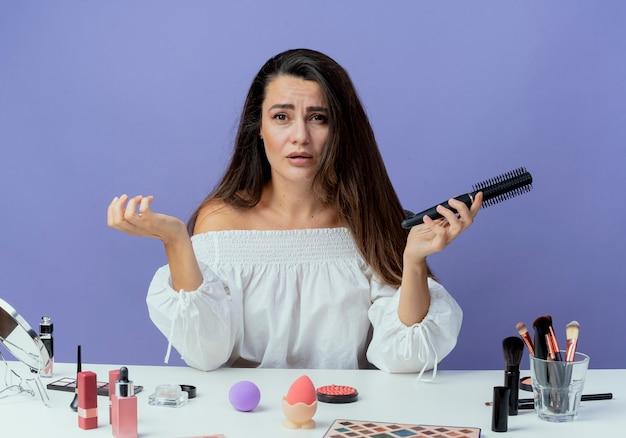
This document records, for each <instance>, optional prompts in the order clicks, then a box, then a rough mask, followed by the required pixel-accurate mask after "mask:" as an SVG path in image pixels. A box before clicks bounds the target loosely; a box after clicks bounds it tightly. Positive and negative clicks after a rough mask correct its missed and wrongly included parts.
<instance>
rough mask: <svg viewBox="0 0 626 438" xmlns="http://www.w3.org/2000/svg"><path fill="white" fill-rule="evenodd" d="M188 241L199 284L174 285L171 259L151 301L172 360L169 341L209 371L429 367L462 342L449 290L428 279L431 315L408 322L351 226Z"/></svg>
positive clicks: (231, 233) (208, 235)
mask: <svg viewBox="0 0 626 438" xmlns="http://www.w3.org/2000/svg"><path fill="white" fill-rule="evenodd" d="M191 240H192V243H193V248H194V252H195V254H196V258H197V260H198V263H199V265H200V269H201V271H202V275H203V282H202V285H201V286H200V287H199V288H198V289H197V290H193V291H180V292H177V291H175V290H174V289H172V283H171V278H170V272H169V267H168V265H165V266H163V267H161V268H160V269H159V270H158V271H157V272H156V274H155V276H154V278H153V280H152V282H151V284H150V287H149V290H148V296H147V299H146V301H147V304H148V309H149V312H150V318H151V319H152V321H153V322H154V324H155V325H156V326H157V327H158V329H159V330H160V331H161V332H162V333H163V334H164V335H165V336H166V337H167V339H168V341H169V343H170V345H169V346H168V353H167V355H166V362H167V358H168V357H169V350H170V347H171V346H172V345H173V346H174V347H175V348H176V349H177V350H178V352H179V353H180V354H181V356H182V358H183V360H184V361H185V362H186V363H187V364H188V365H189V366H192V367H194V368H197V369H200V370H207V371H208V370H213V369H216V368H218V367H221V366H225V365H231V364H232V363H233V362H235V361H237V360H238V359H244V360H247V361H251V362H255V363H258V364H259V366H260V367H274V368H309V369H311V368H335V369H337V368H345V369H354V368H359V367H361V368H362V367H365V366H367V365H368V362H369V363H371V364H373V365H374V366H376V367H378V368H379V369H381V370H384V371H388V372H421V373H423V372H424V370H427V369H431V368H433V367H435V371H436V366H437V363H438V362H439V361H440V360H441V359H443V358H444V357H445V356H446V355H447V354H448V353H449V352H450V351H451V350H452V349H453V348H454V346H455V344H456V340H457V336H458V334H459V331H460V328H461V322H462V319H463V313H462V311H461V308H460V307H459V305H458V304H457V303H456V301H455V300H454V299H453V298H452V297H451V296H450V294H449V293H448V292H447V291H446V290H445V289H444V287H443V286H442V285H441V284H439V283H437V282H436V281H434V280H432V279H430V278H429V279H428V286H429V289H430V295H431V303H430V308H429V311H428V314H427V315H426V317H425V318H424V319H423V320H422V321H421V322H420V323H418V324H414V325H412V326H406V325H404V324H403V323H402V322H401V321H400V320H399V318H398V312H397V309H398V302H399V297H400V294H401V293H402V291H401V290H398V289H396V288H394V287H391V286H389V285H386V284H383V283H382V282H381V281H379V279H378V278H377V277H376V275H374V273H373V271H372V269H371V267H369V266H368V264H367V263H366V262H365V261H364V259H363V257H362V255H361V253H360V252H359V250H358V248H357V246H356V243H355V241H354V240H353V238H352V235H351V233H350V230H349V229H348V228H315V229H297V230H232V231H211V232H206V233H202V234H197V235H194V236H193V237H192V238H191ZM370 330H371V331H370ZM370 338H371V341H370ZM420 377H421V374H420Z"/></svg>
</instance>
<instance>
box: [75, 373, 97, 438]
mask: <svg viewBox="0 0 626 438" xmlns="http://www.w3.org/2000/svg"><path fill="white" fill-rule="evenodd" d="M76 385H77V386H76V388H77V389H76V390H77V392H78V427H80V428H81V429H95V428H96V427H98V392H97V391H98V390H97V388H96V373H93V372H91V371H81V372H80V373H78V375H77V376H76Z"/></svg>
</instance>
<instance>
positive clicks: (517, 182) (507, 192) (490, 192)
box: [402, 167, 533, 229]
mask: <svg viewBox="0 0 626 438" xmlns="http://www.w3.org/2000/svg"><path fill="white" fill-rule="evenodd" d="M532 183H533V177H532V175H531V174H530V172H528V171H527V170H526V169H525V168H523V167H520V168H518V169H515V170H512V171H510V172H507V173H503V174H502V175H499V176H496V177H495V178H491V179H488V180H485V181H481V182H479V183H478V184H474V185H473V186H472V189H473V191H472V192H469V193H465V194H463V195H459V196H456V197H455V198H454V199H456V200H458V201H461V202H462V203H464V204H465V205H467V207H468V208H469V207H471V205H472V202H473V201H474V197H476V194H477V193H478V192H483V207H489V206H491V205H494V204H498V203H499V202H502V201H505V200H507V199H510V198H513V197H515V196H518V195H521V194H522V193H526V192H529V191H530V189H532ZM440 205H442V206H444V207H445V208H448V209H450V210H452V211H453V212H454V213H457V211H456V210H455V209H454V208H452V207H451V206H449V205H448V201H446V202H443V203H441V204H440ZM424 216H428V217H430V218H431V219H433V220H434V219H438V218H440V217H442V216H441V215H440V214H439V213H438V212H437V206H434V207H431V208H429V209H428V210H424V211H422V212H420V213H415V214H414V215H413V216H411V217H408V218H406V219H405V220H403V221H402V228H405V229H409V228H411V227H414V226H415V225H419V224H421V223H423V222H424Z"/></svg>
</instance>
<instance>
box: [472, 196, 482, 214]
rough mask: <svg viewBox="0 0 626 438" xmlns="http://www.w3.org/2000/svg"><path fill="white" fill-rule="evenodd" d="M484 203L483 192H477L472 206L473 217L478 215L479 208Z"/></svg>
mask: <svg viewBox="0 0 626 438" xmlns="http://www.w3.org/2000/svg"><path fill="white" fill-rule="evenodd" d="M482 205H483V192H478V193H476V197H475V198H474V202H472V206H471V207H470V214H471V215H472V217H476V215H477V214H478V210H480V208H481V207H482Z"/></svg>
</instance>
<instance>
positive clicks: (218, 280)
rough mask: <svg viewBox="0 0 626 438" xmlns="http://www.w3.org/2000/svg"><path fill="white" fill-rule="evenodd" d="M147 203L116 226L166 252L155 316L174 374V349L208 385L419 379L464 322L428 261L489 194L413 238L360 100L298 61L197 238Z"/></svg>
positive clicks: (271, 69)
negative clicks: (257, 376) (371, 374)
mask: <svg viewBox="0 0 626 438" xmlns="http://www.w3.org/2000/svg"><path fill="white" fill-rule="evenodd" d="M152 200H153V197H152V196H135V197H132V198H129V197H128V196H127V195H122V196H120V197H119V198H118V197H115V199H113V201H112V202H111V204H110V205H109V208H108V224H109V226H111V227H113V228H115V229H118V230H121V231H124V232H126V233H128V234H131V235H138V236H148V237H155V238H158V239H160V240H161V241H162V242H163V244H164V247H165V252H166V254H167V258H168V264H167V265H166V266H163V267H162V268H160V269H159V270H158V271H157V272H156V274H155V276H154V279H153V280H152V283H151V284H150V287H149V291H148V297H147V303H148V308H149V312H150V317H151V318H152V320H153V321H154V323H155V324H156V326H157V327H158V328H159V330H160V331H161V332H162V333H163V334H164V335H165V336H166V337H167V339H168V340H169V343H170V345H169V346H168V352H167V354H166V361H167V358H168V357H169V353H170V348H171V346H172V345H173V346H174V347H175V348H176V349H177V350H178V351H179V352H180V353H181V355H182V357H183V359H184V360H185V362H186V363H187V364H188V365H190V366H192V367H195V368H198V369H201V370H213V369H216V368H218V367H221V366H224V365H242V364H249V365H252V366H261V367H285V368H358V367H366V366H369V364H373V365H374V366H376V367H378V368H379V369H381V370H385V371H388V372H417V371H421V372H423V371H424V370H426V369H430V368H432V367H436V365H437V363H438V362H439V361H440V360H441V359H443V358H444V357H445V356H446V355H447V354H448V353H449V352H450V351H451V350H452V349H453V348H454V346H455V344H456V339H457V336H458V333H459V330H460V327H461V320H462V311H461V309H460V307H459V306H458V304H457V303H456V302H455V301H454V299H453V298H452V297H451V296H450V294H448V292H447V291H446V290H445V289H444V288H443V286H441V285H440V284H439V283H437V282H436V281H435V280H434V279H433V278H432V275H431V272H430V270H429V268H428V266H427V264H426V258H427V257H428V256H429V255H431V254H433V253H436V252H439V251H441V250H442V249H444V248H445V247H446V246H447V245H448V244H449V243H450V242H451V241H452V240H454V239H455V238H456V237H457V236H458V235H459V234H460V233H461V232H463V231H464V230H466V229H467V228H468V227H469V226H470V225H471V223H472V220H473V219H474V217H475V216H476V214H477V213H478V210H479V208H480V205H481V202H482V194H479V195H478V196H477V197H476V199H475V200H474V202H473V204H472V206H471V208H470V209H468V208H467V207H466V206H465V205H464V204H463V203H461V202H458V201H455V200H453V199H451V200H450V201H449V202H450V205H451V206H452V207H454V208H455V209H456V210H457V212H458V213H455V212H453V211H452V210H449V209H446V208H443V207H442V206H439V207H438V211H439V212H440V214H442V215H443V218H441V219H438V220H434V221H433V220H431V219H430V218H425V220H424V221H425V222H424V224H422V225H419V226H416V227H413V229H411V230H410V232H408V231H406V230H403V229H402V228H401V227H400V222H401V221H402V219H404V217H405V213H404V211H403V209H402V206H401V205H400V202H399V200H398V197H397V196H396V193H395V191H394V189H393V187H392V185H391V182H390V180H389V177H388V175H387V172H386V170H385V166H384V164H383V161H382V158H381V156H380V153H379V151H378V147H377V145H376V140H375V139H374V134H373V132H372V129H371V126H370V124H369V121H368V119H367V116H366V115H365V111H364V110H363V107H362V105H361V103H360V101H359V98H358V96H357V94H356V91H355V89H354V86H353V85H352V82H351V80H350V78H349V76H348V74H347V73H346V71H345V70H344V69H343V68H342V67H341V66H340V65H339V64H337V63H336V62H335V61H334V60H332V59H331V58H329V57H328V56H326V55H324V54H322V53H319V52H316V51H313V50H306V49H297V50H289V51H286V52H283V53H280V54H278V55H276V56H275V57H273V58H271V59H270V60H269V61H267V62H266V63H265V65H263V67H262V68H261V70H260V71H259V72H258V74H257V75H256V77H255V78H254V80H253V82H252V85H251V87H250V90H249V91H248V95H247V98H246V101H245V104H244V108H243V112H242V115H241V120H240V123H239V129H238V132H237V137H236V140H235V149H234V152H233V156H232V159H231V162H230V164H229V166H228V168H227V170H226V173H225V175H224V177H223V178H222V180H221V182H220V183H219V184H218V185H217V186H216V188H215V189H214V190H213V192H212V193H210V194H209V195H208V196H207V197H206V199H205V200H204V201H203V202H202V203H201V205H200V206H199V207H198V209H197V210H196V212H195V213H194V214H193V216H192V218H191V220H190V221H189V224H188V226H187V227H185V225H184V223H183V222H182V221H180V220H179V219H177V218H175V217H172V216H167V215H164V214H160V213H156V212H155V211H153V210H152V209H151V208H150V206H151V203H152ZM190 235H191V237H190ZM435 369H436V368H435Z"/></svg>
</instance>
